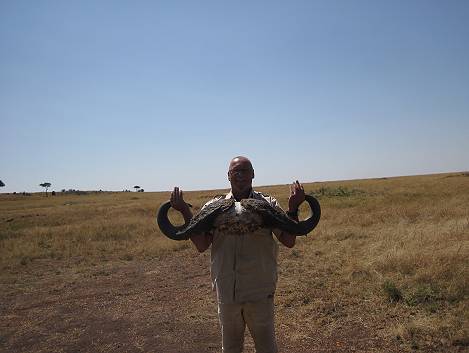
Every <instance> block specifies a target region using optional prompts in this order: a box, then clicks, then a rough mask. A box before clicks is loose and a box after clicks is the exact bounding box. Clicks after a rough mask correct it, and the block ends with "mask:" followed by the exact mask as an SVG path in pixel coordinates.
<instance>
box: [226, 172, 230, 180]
mask: <svg viewBox="0 0 469 353" xmlns="http://www.w3.org/2000/svg"><path fill="white" fill-rule="evenodd" d="M227 174H228V181H231V177H230V172H228V173H227Z"/></svg>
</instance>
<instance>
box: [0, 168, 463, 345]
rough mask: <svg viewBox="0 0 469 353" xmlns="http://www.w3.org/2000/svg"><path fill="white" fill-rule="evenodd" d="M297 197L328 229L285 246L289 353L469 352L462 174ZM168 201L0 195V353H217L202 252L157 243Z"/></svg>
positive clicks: (195, 201)
mask: <svg viewBox="0 0 469 353" xmlns="http://www.w3.org/2000/svg"><path fill="white" fill-rule="evenodd" d="M304 186H305V190H306V192H307V193H310V194H313V195H315V196H316V197H317V198H318V200H319V201H320V203H321V207H322V218H321V221H320V223H319V225H318V227H317V228H316V229H315V230H314V231H313V232H312V233H311V234H310V235H308V236H307V237H299V238H298V239H297V244H296V246H295V247H294V248H293V249H287V248H284V247H281V248H280V252H279V283H278V290H277V294H276V315H277V316H276V327H277V333H278V340H279V346H280V349H281V352H294V353H301V352H413V351H422V352H466V351H469V301H468V294H469V286H468V280H469V173H452V174H438V175H427V176H413V177H395V178H381V179H367V180H353V181H340V182H339V181H337V182H321V183H309V184H305V185H304ZM256 189H257V190H260V191H263V192H266V193H269V194H271V195H273V196H275V197H277V199H278V200H279V201H280V203H281V204H282V205H283V206H286V205H287V199H288V191H289V189H288V186H286V185H280V186H271V187H259V188H256ZM223 191H224V190H214V191H198V192H186V193H185V198H186V201H188V202H189V203H191V204H192V205H193V206H194V207H193V208H194V212H195V211H197V210H198V209H200V206H201V205H203V203H204V202H205V201H207V200H208V199H210V198H212V197H213V196H215V195H216V194H219V193H221V192H223ZM168 198H169V193H167V192H166V193H163V192H162V193H89V194H87V195H69V194H65V195H60V194H58V195H57V196H53V197H52V196H50V197H45V195H44V194H33V195H32V196H22V195H6V194H0V255H1V258H0V268H1V274H0V284H1V292H0V319H1V320H0V351H5V352H52V351H54V352H75V351H80V352H90V351H96V352H115V351H119V352H162V353H175V352H195V353H199V352H218V351H220V335H219V326H218V321H217V315H216V303H215V298H214V294H213V293H212V292H211V289H210V281H209V254H208V252H206V253H204V254H198V253H197V252H196V250H195V248H193V246H192V245H191V243H190V242H189V241H182V242H176V241H172V240H169V239H167V238H166V237H164V236H163V235H161V233H160V232H159V230H158V229H157V226H156V224H155V215H156V210H157V208H158V206H159V205H160V204H161V203H162V202H163V201H166V200H167V199H168ZM301 211H302V213H301V217H305V216H306V206H304V209H303V206H302V210H301ZM170 217H171V218H172V220H173V221H174V222H175V223H182V220H181V218H180V217H179V215H178V214H177V213H176V212H174V211H171V212H170ZM246 350H247V352H252V351H253V350H252V340H250V339H249V337H248V336H247V348H246Z"/></svg>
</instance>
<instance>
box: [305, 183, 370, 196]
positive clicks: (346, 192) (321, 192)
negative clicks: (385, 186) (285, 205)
mask: <svg viewBox="0 0 469 353" xmlns="http://www.w3.org/2000/svg"><path fill="white" fill-rule="evenodd" d="M364 194H365V191H363V190H359V189H349V188H346V187H342V186H339V187H337V188H330V187H321V188H319V189H317V190H313V191H311V192H310V195H312V196H315V197H318V198H320V197H351V196H357V195H364Z"/></svg>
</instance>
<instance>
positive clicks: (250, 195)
mask: <svg viewBox="0 0 469 353" xmlns="http://www.w3.org/2000/svg"><path fill="white" fill-rule="evenodd" d="M252 198H254V190H253V189H252V188H251V193H250V194H249V199H252ZM225 199H226V200H229V199H234V196H233V192H232V191H231V190H230V192H229V193H228V194H226V196H225Z"/></svg>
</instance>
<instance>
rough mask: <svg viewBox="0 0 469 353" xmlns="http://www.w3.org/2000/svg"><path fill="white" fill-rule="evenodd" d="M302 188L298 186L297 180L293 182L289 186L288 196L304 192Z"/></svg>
mask: <svg viewBox="0 0 469 353" xmlns="http://www.w3.org/2000/svg"><path fill="white" fill-rule="evenodd" d="M304 191H305V190H304V188H303V185H301V184H300V182H299V181H298V180H296V181H294V182H293V183H292V184H291V185H290V195H295V194H297V193H299V192H304Z"/></svg>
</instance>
